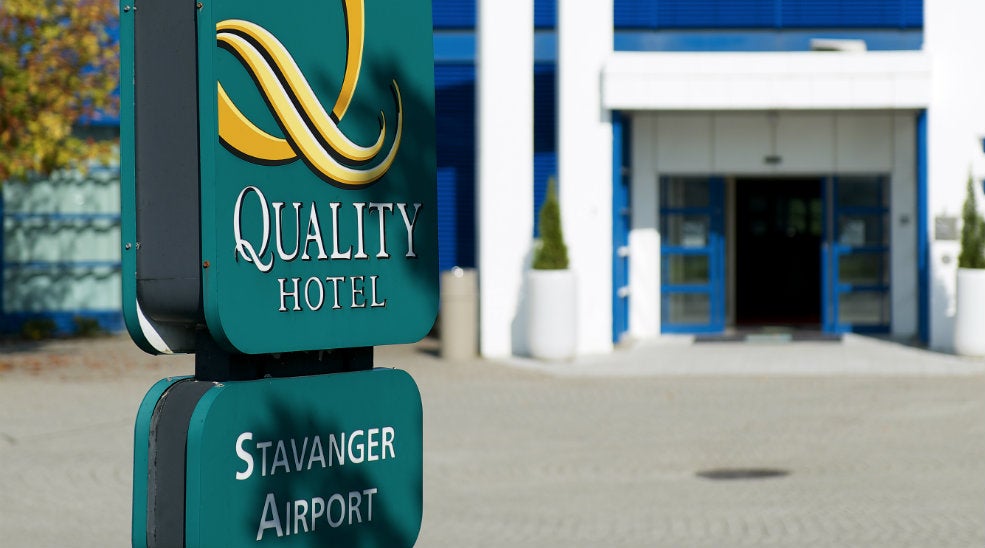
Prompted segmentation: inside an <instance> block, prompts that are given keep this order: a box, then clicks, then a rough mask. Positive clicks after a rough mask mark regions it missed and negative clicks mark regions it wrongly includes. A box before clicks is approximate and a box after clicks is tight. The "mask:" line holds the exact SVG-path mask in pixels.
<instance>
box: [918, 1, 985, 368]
mask: <svg viewBox="0 0 985 548" xmlns="http://www.w3.org/2000/svg"><path fill="white" fill-rule="evenodd" d="M982 21H985V2H981V0H933V1H929V0H927V1H926V2H924V49H925V51H926V52H927V53H928V54H929V55H930V56H931V58H932V59H933V85H932V91H931V104H930V108H929V109H928V112H927V138H928V185H929V196H928V209H929V212H928V213H929V216H930V219H929V220H928V224H929V230H930V232H931V234H930V236H931V238H933V236H934V235H933V226H934V217H936V216H958V217H960V214H961V204H962V202H963V200H964V193H965V182H966V180H967V177H968V173H969V170H970V171H971V173H972V174H973V175H974V176H975V178H976V179H977V180H978V181H981V180H982V179H983V178H985V157H983V154H982V148H981V147H982V144H981V141H982V138H983V137H985V69H983V67H985V32H983V31H982ZM958 252H959V244H958V242H956V241H935V240H933V239H932V240H931V260H930V268H931V279H930V286H931V290H932V291H931V303H930V304H931V305H930V344H931V347H933V348H936V349H941V350H951V349H952V348H953V332H954V312H955V300H954V298H955V278H956V276H957V257H958ZM983 306H985V304H983ZM983 336H985V335H983Z"/></svg>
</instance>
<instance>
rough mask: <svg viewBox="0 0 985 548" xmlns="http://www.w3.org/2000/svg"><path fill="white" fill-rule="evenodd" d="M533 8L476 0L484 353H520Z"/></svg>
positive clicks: (526, 3)
mask: <svg viewBox="0 0 985 548" xmlns="http://www.w3.org/2000/svg"><path fill="white" fill-rule="evenodd" d="M533 9H534V8H533V0H513V1H512V2H511V3H510V6H509V9H505V6H504V4H503V3H502V2H496V1H494V0H479V2H478V14H477V19H478V22H477V35H478V37H477V41H478V51H477V55H476V65H477V66H476V95H477V97H476V104H477V116H476V118H477V120H476V132H477V136H476V140H477V143H476V146H477V149H478V150H477V151H476V158H477V164H478V165H477V167H476V184H477V185H478V188H477V189H476V200H477V204H476V211H478V215H477V217H478V220H477V222H478V225H479V226H478V234H479V236H478V238H479V251H478V261H477V262H478V268H479V303H480V305H479V306H480V312H479V318H480V334H479V346H480V352H481V353H482V355H483V356H485V357H504V356H509V355H511V354H514V353H516V354H522V353H525V351H526V342H525V339H524V334H525V322H526V316H525V314H524V313H523V311H522V306H521V305H522V303H523V300H524V297H523V294H522V290H523V275H524V271H525V270H526V264H527V261H528V255H529V252H530V245H531V241H532V238H533V217H532V216H531V214H530V212H531V211H532V210H533V51H534V48H533V28H534V23H533ZM505 37H509V38H508V39H506V38H505Z"/></svg>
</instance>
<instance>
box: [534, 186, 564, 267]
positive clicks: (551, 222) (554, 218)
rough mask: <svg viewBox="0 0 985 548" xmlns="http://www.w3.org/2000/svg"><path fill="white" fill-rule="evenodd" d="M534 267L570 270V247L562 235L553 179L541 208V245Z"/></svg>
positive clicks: (535, 257)
mask: <svg viewBox="0 0 985 548" xmlns="http://www.w3.org/2000/svg"><path fill="white" fill-rule="evenodd" d="M533 267H534V269H535V270H564V269H566V268H568V247H567V246H566V245H564V235H563V234H562V233H561V205H560V204H559V203H558V199H557V184H556V183H555V181H554V178H553V177H551V179H550V180H549V181H548V182H547V197H546V198H545V199H544V204H543V205H542V206H541V207H540V244H539V245H537V247H536V249H534V261H533Z"/></svg>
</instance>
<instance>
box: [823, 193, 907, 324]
mask: <svg viewBox="0 0 985 548" xmlns="http://www.w3.org/2000/svg"><path fill="white" fill-rule="evenodd" d="M825 202H826V203H828V204H830V214H829V215H828V219H829V223H828V227H827V230H826V234H825V243H824V246H823V249H822V254H823V255H822V265H823V266H822V268H823V269H824V284H823V287H824V290H823V293H824V295H823V297H822V298H823V303H822V305H823V308H822V310H823V316H824V318H823V320H824V330H825V331H828V332H835V333H845V332H862V333H885V332H888V331H889V326H890V321H891V310H890V308H891V303H890V293H889V288H890V280H889V276H890V265H889V257H890V256H889V180H888V178H887V177H885V176H852V177H844V176H843V177H835V178H832V179H831V180H830V183H829V185H828V199H827V200H825Z"/></svg>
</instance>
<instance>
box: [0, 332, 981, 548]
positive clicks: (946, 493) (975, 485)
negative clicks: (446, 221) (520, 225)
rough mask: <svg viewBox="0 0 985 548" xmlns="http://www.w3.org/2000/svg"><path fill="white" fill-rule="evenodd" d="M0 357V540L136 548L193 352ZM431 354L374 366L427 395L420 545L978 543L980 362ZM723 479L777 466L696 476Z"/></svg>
mask: <svg viewBox="0 0 985 548" xmlns="http://www.w3.org/2000/svg"><path fill="white" fill-rule="evenodd" d="M0 351H2V353H0V545H2V546H4V547H7V546H10V547H17V548H19V547H33V546H43V547H48V546H51V547H77V548H86V547H99V548H105V547H113V546H128V545H129V521H130V517H129V514H130V488H131V485H130V484H131V480H130V477H131V476H130V474H131V458H132V457H131V455H132V435H133V434H132V430H133V420H134V415H135V413H136V408H137V405H138V403H139V401H140V398H141V397H142V395H143V393H144V391H146V389H147V388H148V387H149V386H150V384H151V383H152V382H154V381H155V380H157V379H159V378H161V377H163V376H168V375H174V374H182V373H187V372H189V370H190V367H191V361H190V360H189V359H188V358H187V357H177V358H175V357H172V358H157V359H155V358H150V357H147V356H144V355H142V354H141V353H140V352H139V351H138V350H136V348H135V347H133V345H132V344H131V343H130V342H129V341H128V340H126V339H125V338H107V339H99V340H95V341H75V342H58V343H52V344H46V345H42V346H38V347H9V346H8V347H0ZM435 351H436V348H435V345H434V344H433V343H431V344H427V343H425V344H423V345H419V346H417V347H414V348H408V347H403V348H387V349H382V350H381V351H380V352H378V357H377V362H378V363H379V364H380V365H387V366H399V367H402V368H405V369H407V370H408V371H410V372H411V373H412V374H413V375H414V377H415V379H416V380H417V382H418V384H419V385H420V388H421V392H422V394H423V398H424V405H425V431H426V434H425V452H426V454H425V517H424V524H423V528H422V533H421V538H420V541H419V543H418V546H422V547H455V548H458V547H462V546H491V547H501V546H509V547H538V548H550V547H555V546H557V547H561V546H564V547H581V546H584V547H589V546H591V547H599V546H607V547H608V546H639V547H652V546H667V547H689V546H709V547H712V546H714V547H730V546H790V547H804V546H830V547H855V546H857V547H867V548H868V547H893V548H898V547H906V546H914V547H932V548H939V547H951V546H954V547H958V546H960V547H981V546H982V545H983V544H985V362H978V361H969V360H963V359H959V358H954V357H950V356H943V355H939V354H933V353H929V352H924V351H920V350H916V349H912V348H907V347H903V346H899V345H895V344H892V343H885V342H880V341H873V340H870V339H863V338H857V337H850V338H849V339H847V340H846V341H845V342H843V343H793V344H771V343H768V342H767V343H761V344H749V343H746V344H738V343H714V344H696V345H692V344H690V342H689V341H688V340H664V341H662V342H659V343H650V344H645V345H639V346H637V347H634V348H631V349H628V350H624V351H621V352H619V353H618V354H616V355H615V356H613V357H608V358H605V359H602V358H593V359H583V360H579V361H577V362H574V363H563V364H541V363H537V362H532V361H529V360H511V361H508V362H502V363H490V362H482V361H472V362H463V363H449V362H443V361H441V360H438V359H437V358H435V357H434V354H435ZM737 469H756V470H765V471H770V470H773V471H777V472H782V473H785V474H786V475H782V476H778V477H771V478H763V479H745V480H742V479H737V480H714V479H706V478H704V477H702V476H700V475H698V474H699V473H701V472H714V471H726V472H727V471H730V470H737ZM712 475H714V474H712Z"/></svg>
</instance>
